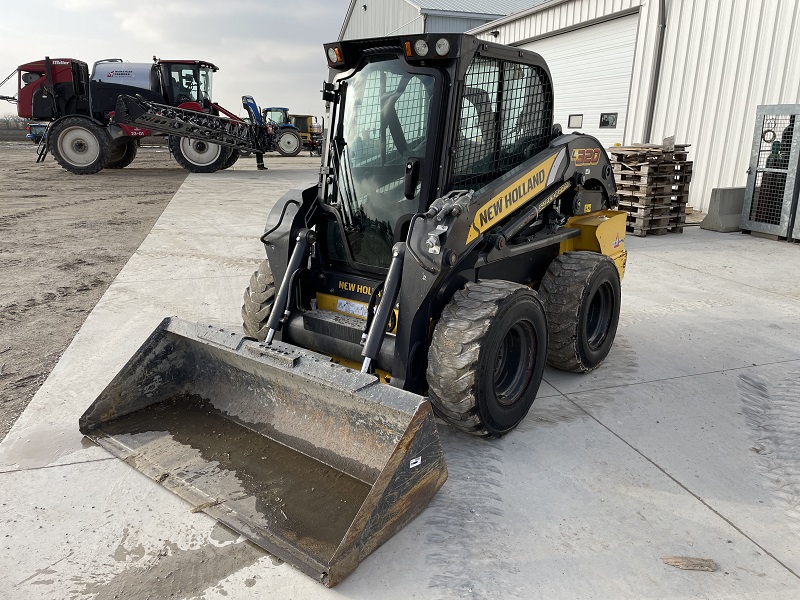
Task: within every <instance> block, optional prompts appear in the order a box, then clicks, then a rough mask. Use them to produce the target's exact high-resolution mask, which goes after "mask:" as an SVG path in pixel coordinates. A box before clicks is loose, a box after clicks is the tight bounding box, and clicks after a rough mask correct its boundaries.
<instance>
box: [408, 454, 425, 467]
mask: <svg viewBox="0 0 800 600" xmlns="http://www.w3.org/2000/svg"><path fill="white" fill-rule="evenodd" d="M421 464H422V457H421V456H418V457H417V458H412V459H411V462H410V463H408V468H409V469H413V468H414V467H418V466H420V465H421Z"/></svg>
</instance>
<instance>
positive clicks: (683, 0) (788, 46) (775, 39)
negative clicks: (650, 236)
mask: <svg viewBox="0 0 800 600" xmlns="http://www.w3.org/2000/svg"><path fill="white" fill-rule="evenodd" d="M658 5H659V0H563V1H560V2H559V1H557V0H554V1H553V2H551V3H550V4H548V5H545V6H544V7H540V8H538V9H534V10H533V11H532V12H530V13H529V14H525V13H520V15H519V16H516V17H515V16H513V15H512V16H511V17H506V18H504V19H499V20H498V21H494V22H493V23H490V24H487V25H486V26H484V27H483V28H482V30H479V32H477V33H478V35H479V36H480V37H482V38H485V39H487V40H492V41H498V42H501V43H506V44H514V43H517V44H519V43H520V42H523V41H525V40H529V39H530V38H535V37H537V36H541V35H546V34H550V33H552V32H556V31H559V30H563V29H568V28H571V27H575V26H577V25H580V24H582V23H586V22H587V21H593V20H596V19H603V18H607V17H608V16H609V15H613V14H615V13H618V12H625V11H629V10H634V9H636V8H637V7H638V10H639V15H640V21H639V32H638V39H637V44H636V52H635V56H634V66H633V77H632V85H631V93H630V102H629V107H628V122H627V125H626V130H625V136H624V140H625V143H626V144H631V143H636V142H642V141H652V142H660V141H661V140H662V139H663V138H664V137H666V136H670V135H674V136H675V138H676V141H678V142H680V143H688V144H691V145H692V148H691V151H690V155H689V158H690V159H692V160H694V161H695V167H694V180H693V182H692V195H691V199H690V201H691V203H692V205H694V206H695V207H696V208H699V209H701V210H705V209H707V208H708V203H709V200H710V197H711V190H712V189H713V188H717V187H734V186H739V187H741V186H744V185H745V182H746V179H747V173H746V171H747V167H748V162H749V153H750V147H751V143H750V142H751V140H750V136H751V135H752V130H753V123H754V118H755V111H756V107H757V106H758V105H760V104H794V103H799V102H800V2H798V1H797V0H666V6H667V28H666V37H665V40H664V54H663V62H662V69H661V76H660V78H659V82H658V94H657V100H656V106H655V115H654V121H653V128H652V135H651V139H650V140H643V139H642V137H643V134H644V130H645V120H646V118H647V117H646V114H647V102H648V98H649V90H650V85H651V79H652V76H653V64H654V56H655V51H656V40H657V37H658V35H657V34H658ZM491 31H497V32H498V35H497V36H496V37H495V36H493V35H491V34H490V32H491Z"/></svg>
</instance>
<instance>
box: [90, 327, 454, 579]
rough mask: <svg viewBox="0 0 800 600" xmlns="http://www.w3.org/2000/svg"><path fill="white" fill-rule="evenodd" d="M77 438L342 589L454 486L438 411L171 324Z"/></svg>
mask: <svg viewBox="0 0 800 600" xmlns="http://www.w3.org/2000/svg"><path fill="white" fill-rule="evenodd" d="M80 429H81V432H82V433H84V434H85V435H86V436H88V437H89V438H91V439H92V440H94V441H95V442H97V443H98V444H99V445H101V446H102V447H104V448H105V449H107V450H108V451H110V452H111V453H112V454H114V455H115V456H117V457H119V458H121V459H122V460H124V461H125V462H126V463H128V464H129V465H131V466H132V467H134V468H135V469H137V470H139V471H141V472H142V473H144V474H145V475H147V476H148V477H150V478H151V479H153V480H155V481H157V482H158V483H160V484H161V485H163V486H164V487H166V488H168V489H170V490H172V491H173V492H175V493H176V494H178V495H179V496H181V497H182V498H184V499H185V500H187V501H188V502H190V503H191V504H192V505H193V508H192V510H193V511H194V512H197V511H200V510H202V511H204V512H206V513H208V514H209V515H211V516H213V517H214V518H216V519H217V520H219V521H220V522H222V523H224V524H225V525H227V526H228V527H230V528H231V529H233V530H235V531H237V532H239V533H241V534H242V535H244V536H246V537H248V538H249V539H251V540H252V541H253V542H255V543H256V544H258V545H259V546H261V547H263V548H265V549H266V550H268V551H269V552H271V553H272V554H274V555H275V556H278V557H279V558H282V559H283V560H285V561H287V562H289V563H290V564H293V565H294V566H296V567H298V568H299V569H301V570H303V571H304V572H306V573H308V574H310V575H312V576H313V577H316V578H317V579H319V580H320V581H321V582H322V583H324V584H325V585H327V586H330V587H332V586H334V585H336V584H337V583H338V582H339V581H341V580H342V578H344V577H345V576H346V575H347V574H348V573H350V572H351V571H353V569H355V568H356V566H357V565H358V563H359V562H360V561H362V560H363V559H364V558H365V557H366V556H367V555H368V554H369V553H370V552H372V551H373V550H375V548H377V547H378V546H379V545H380V544H382V543H383V542H384V541H386V540H387V539H388V538H389V537H391V536H392V535H393V534H394V533H395V532H397V531H398V530H400V529H401V528H402V527H403V526H404V525H406V524H407V523H408V522H410V521H411V520H412V519H413V518H414V517H415V516H416V515H418V514H419V513H420V512H421V511H422V510H423V509H424V508H425V506H426V505H427V504H428V502H429V501H430V500H431V498H432V497H433V496H434V495H435V494H436V492H437V490H438V489H439V488H440V487H441V486H442V484H443V483H444V481H445V479H446V478H447V469H446V467H445V464H444V459H443V457H442V449H441V446H440V443H439V436H438V433H437V431H436V425H435V423H434V420H433V413H432V411H431V407H430V404H429V403H428V402H427V401H426V400H425V399H424V398H423V397H421V396H417V395H415V394H411V393H409V392H404V391H402V390H399V389H397V388H393V387H391V386H388V385H384V384H381V383H378V380H377V378H376V377H374V376H372V375H366V374H363V373H360V372H358V371H354V370H352V369H348V368H346V367H343V366H341V365H337V364H334V363H332V362H330V360H329V358H328V357H326V356H324V355H321V354H316V353H314V352H310V351H307V350H304V349H302V348H298V347H296V346H292V345H289V344H284V343H281V342H274V343H273V344H272V345H271V346H266V345H264V344H259V343H258V342H256V341H254V340H252V339H250V338H246V337H244V336H243V335H242V334H241V333H237V332H235V331H229V330H223V329H220V328H218V327H211V326H205V325H198V324H194V323H189V322H186V321H182V320H180V319H176V318H171V319H165V320H164V321H163V322H162V323H161V325H159V327H158V328H157V329H156V330H155V332H153V334H152V335H151V336H150V337H149V338H148V340H147V341H146V342H145V343H144V344H143V345H142V347H141V348H140V349H139V350H138V351H137V352H136V354H135V355H134V356H133V357H132V358H131V359H130V360H129V361H128V363H127V364H126V365H125V366H124V367H123V369H122V370H121V371H120V373H119V374H117V376H116V377H115V378H114V379H113V381H112V382H111V383H110V384H109V385H108V387H106V389H105V390H104V391H103V393H102V394H100V396H99V397H98V398H97V399H96V400H95V401H94V403H93V404H92V405H91V406H90V407H89V409H88V410H87V411H86V412H85V413H84V415H83V416H82V417H81V419H80Z"/></svg>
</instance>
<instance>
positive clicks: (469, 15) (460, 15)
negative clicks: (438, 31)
mask: <svg viewBox="0 0 800 600" xmlns="http://www.w3.org/2000/svg"><path fill="white" fill-rule="evenodd" d="M419 12H420V14H422V15H429V16H432V17H452V18H454V19H486V20H490V21H493V20H495V19H498V18H501V17H504V16H505V15H502V14H500V15H498V14H489V13H473V12H457V11H454V10H438V9H432V8H420V9H419Z"/></svg>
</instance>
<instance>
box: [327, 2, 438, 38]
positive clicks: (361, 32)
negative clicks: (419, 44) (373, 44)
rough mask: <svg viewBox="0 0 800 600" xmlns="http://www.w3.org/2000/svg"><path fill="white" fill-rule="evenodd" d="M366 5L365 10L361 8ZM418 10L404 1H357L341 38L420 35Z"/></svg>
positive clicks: (422, 25) (421, 21) (422, 24)
mask: <svg viewBox="0 0 800 600" xmlns="http://www.w3.org/2000/svg"><path fill="white" fill-rule="evenodd" d="M364 4H366V5H367V10H362V8H361V6H362V5H364ZM424 26H425V24H424V19H423V18H422V15H421V14H419V9H417V8H416V7H414V6H412V5H411V4H409V3H408V2H406V0H359V1H358V3H357V4H356V6H355V8H354V9H353V14H352V15H351V16H350V21H349V22H348V23H347V29H345V32H344V35H343V36H342V38H343V39H345V40H354V39H358V38H370V37H380V36H383V35H398V34H401V33H402V34H405V33H422V29H423V27H424Z"/></svg>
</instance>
